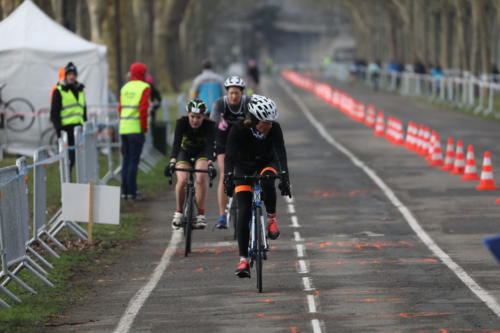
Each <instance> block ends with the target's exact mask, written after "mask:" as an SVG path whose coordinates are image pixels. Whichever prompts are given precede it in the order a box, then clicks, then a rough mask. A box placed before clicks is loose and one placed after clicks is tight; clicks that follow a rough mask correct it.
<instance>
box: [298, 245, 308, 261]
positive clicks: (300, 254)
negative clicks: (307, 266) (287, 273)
mask: <svg viewBox="0 0 500 333" xmlns="http://www.w3.org/2000/svg"><path fill="white" fill-rule="evenodd" d="M305 252H306V247H305V246H304V245H303V244H297V257H299V258H304V255H305Z"/></svg>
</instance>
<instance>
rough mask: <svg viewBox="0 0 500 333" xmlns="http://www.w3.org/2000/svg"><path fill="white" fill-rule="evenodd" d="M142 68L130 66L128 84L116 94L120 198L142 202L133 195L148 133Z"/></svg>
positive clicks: (147, 100)
mask: <svg viewBox="0 0 500 333" xmlns="http://www.w3.org/2000/svg"><path fill="white" fill-rule="evenodd" d="M145 74H146V65H144V64H143V63H140V62H136V63H133V64H132V65H131V66H130V81H129V82H127V83H126V84H125V85H124V86H123V87H122V89H121V90H120V103H119V105H118V113H119V117H120V136H121V139H122V149H123V159H122V198H123V199H125V200H136V201H143V200H145V198H144V197H143V196H142V195H141V194H140V193H139V192H137V170H138V168H139V161H140V157H141V152H142V147H143V145H144V141H145V136H144V133H146V132H147V131H148V108H149V96H150V94H151V88H150V86H149V84H147V83H146V82H145Z"/></svg>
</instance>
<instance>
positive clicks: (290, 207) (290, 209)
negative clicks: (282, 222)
mask: <svg viewBox="0 0 500 333" xmlns="http://www.w3.org/2000/svg"><path fill="white" fill-rule="evenodd" d="M288 213H289V214H295V207H294V206H293V205H292V204H289V205H288Z"/></svg>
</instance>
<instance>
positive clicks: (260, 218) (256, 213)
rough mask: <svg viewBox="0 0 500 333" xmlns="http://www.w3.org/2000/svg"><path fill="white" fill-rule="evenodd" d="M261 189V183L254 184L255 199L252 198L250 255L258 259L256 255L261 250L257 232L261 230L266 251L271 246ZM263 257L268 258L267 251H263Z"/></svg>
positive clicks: (253, 258)
mask: <svg viewBox="0 0 500 333" xmlns="http://www.w3.org/2000/svg"><path fill="white" fill-rule="evenodd" d="M260 197H261V191H260V185H254V186H253V200H252V218H251V220H250V245H251V246H250V251H249V256H250V258H251V260H252V261H253V260H255V259H256V255H258V252H259V245H258V237H257V232H258V231H260V232H261V237H262V238H261V239H262V241H263V245H264V251H268V250H269V246H268V245H267V237H266V225H265V221H264V213H263V212H262V201H261V199H260ZM257 223H259V224H260V227H259V228H258V227H257ZM263 259H264V260H266V259H267V256H266V255H265V252H263Z"/></svg>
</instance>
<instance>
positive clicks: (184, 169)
mask: <svg viewBox="0 0 500 333" xmlns="http://www.w3.org/2000/svg"><path fill="white" fill-rule="evenodd" d="M173 171H181V172H189V173H196V172H201V173H209V172H208V170H203V169H195V168H193V167H191V168H188V169H186V168H177V167H175V168H174V169H173ZM172 176H173V175H170V176H168V182H169V183H170V185H172ZM208 178H209V184H208V185H209V186H210V187H212V185H213V180H214V179H213V178H212V177H208Z"/></svg>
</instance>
